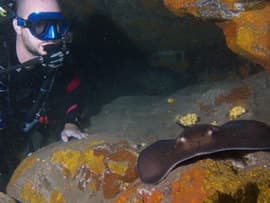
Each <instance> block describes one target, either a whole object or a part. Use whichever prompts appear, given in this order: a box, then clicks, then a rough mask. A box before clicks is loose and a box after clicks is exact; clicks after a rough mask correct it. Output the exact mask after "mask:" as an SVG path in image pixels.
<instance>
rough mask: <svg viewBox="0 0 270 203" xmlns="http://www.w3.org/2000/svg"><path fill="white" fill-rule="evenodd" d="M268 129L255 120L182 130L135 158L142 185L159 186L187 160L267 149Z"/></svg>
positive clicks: (269, 130) (268, 141) (269, 143)
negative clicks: (225, 152) (174, 169)
mask: <svg viewBox="0 0 270 203" xmlns="http://www.w3.org/2000/svg"><path fill="white" fill-rule="evenodd" d="M269 149H270V127H269V126H268V125H267V124H265V123H262V122H259V121H255V120H235V121H229V122H227V123H225V124H224V125H222V126H213V125H208V124H200V125H194V126H191V127H184V131H183V132H182V133H181V134H180V135H179V136H178V137H177V138H176V139H168V140H159V141H157V142H155V143H153V144H151V145H149V146H148V147H147V148H145V149H144V150H143V151H142V152H141V153H140V155H139V157H138V162H137V169H138V174H139V176H140V178H141V180H142V181H143V182H145V183H158V182H159V181H161V180H162V179H163V178H164V177H165V176H166V175H167V174H168V173H169V172H170V171H171V170H172V169H173V168H174V167H175V166H176V165H177V164H180V163H182V162H184V161H186V160H188V159H191V158H194V157H198V156H201V155H207V154H212V153H217V152H221V151H232V150H269Z"/></svg>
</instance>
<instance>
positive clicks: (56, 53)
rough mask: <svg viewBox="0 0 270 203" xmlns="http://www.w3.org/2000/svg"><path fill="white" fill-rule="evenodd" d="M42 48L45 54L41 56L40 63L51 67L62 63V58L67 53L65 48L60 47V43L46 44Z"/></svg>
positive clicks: (56, 66) (53, 67)
mask: <svg viewBox="0 0 270 203" xmlns="http://www.w3.org/2000/svg"><path fill="white" fill-rule="evenodd" d="M44 50H45V51H47V55H46V56H44V57H43V63H42V65H43V66H44V67H48V68H51V69H55V68H58V67H60V66H62V65H63V64H64V59H65V57H66V56H67V55H69V50H68V49H67V48H65V49H63V48H62V43H59V44H48V45H46V46H44Z"/></svg>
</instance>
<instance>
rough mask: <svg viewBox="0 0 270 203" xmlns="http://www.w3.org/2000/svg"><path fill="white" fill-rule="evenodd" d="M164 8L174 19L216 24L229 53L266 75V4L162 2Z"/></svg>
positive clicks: (269, 62)
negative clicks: (252, 63) (255, 65)
mask: <svg viewBox="0 0 270 203" xmlns="http://www.w3.org/2000/svg"><path fill="white" fill-rule="evenodd" d="M164 5H165V6H166V7H167V8H168V9H169V10H170V11H172V12H173V13H174V14H175V15H177V16H184V15H186V14H191V15H193V16H195V17H198V18H203V19H207V20H214V21H215V20H216V22H217V25H218V26H219V27H220V28H221V29H222V30H223V32H224V35H225V39H226V43H227V45H228V47H229V48H230V49H231V50H232V51H233V52H235V53H237V54H238V55H241V56H244V57H246V58H249V59H250V60H251V61H253V62H254V63H257V64H260V65H261V66H263V67H264V68H265V69H266V70H268V71H270V57H269V55H270V41H269V35H270V29H269V26H270V2H269V1H264V0H250V1H239V0H233V1H226V0H220V1H212V0H206V1H202V0H192V1H190V0H184V1H182V0H164Z"/></svg>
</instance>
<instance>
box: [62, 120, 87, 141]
mask: <svg viewBox="0 0 270 203" xmlns="http://www.w3.org/2000/svg"><path fill="white" fill-rule="evenodd" d="M86 136H87V135H86V134H85V133H83V132H81V131H80V129H79V128H78V127H77V126H76V125H75V124H73V123H66V124H65V127H64V129H63V130H62V132H61V138H62V140H63V141H64V142H68V140H69V138H72V137H74V138H76V139H79V140H80V139H82V138H86Z"/></svg>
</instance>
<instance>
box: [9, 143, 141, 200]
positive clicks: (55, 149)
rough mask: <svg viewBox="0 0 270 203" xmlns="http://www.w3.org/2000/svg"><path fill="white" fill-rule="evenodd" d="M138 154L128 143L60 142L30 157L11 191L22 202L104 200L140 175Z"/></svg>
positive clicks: (23, 164) (15, 176) (16, 173)
mask: <svg viewBox="0 0 270 203" xmlns="http://www.w3.org/2000/svg"><path fill="white" fill-rule="evenodd" d="M136 157H137V153H136V152H135V151H134V150H133V149H132V148H131V147H130V146H129V145H128V144H127V143H126V142H118V143H115V144H109V143H105V142H104V141H101V140H91V139H90V140H89V139H88V140H83V141H75V142H70V143H68V144H63V143H57V144H54V145H51V146H48V147H46V148H44V149H42V150H40V151H38V152H35V153H34V154H32V155H31V156H29V157H27V158H26V159H25V160H23V161H22V163H21V164H20V165H19V167H18V168H17V169H16V170H15V172H14V174H13V176H12V177H11V180H10V181H9V184H8V186H7V193H8V194H9V195H10V196H12V197H14V198H15V199H17V200H19V201H20V202H40V203H42V202H43V203H45V202H54V203H55V202H71V203H75V202H80V203H83V202H89V201H90V202H91V201H92V202H102V201H103V200H106V199H111V198H113V197H115V196H116V195H117V194H118V193H120V192H121V191H123V190H125V188H126V187H127V186H128V185H129V184H130V183H131V182H133V181H134V180H135V179H136V178H137V174H136V171H135V165H136Z"/></svg>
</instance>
